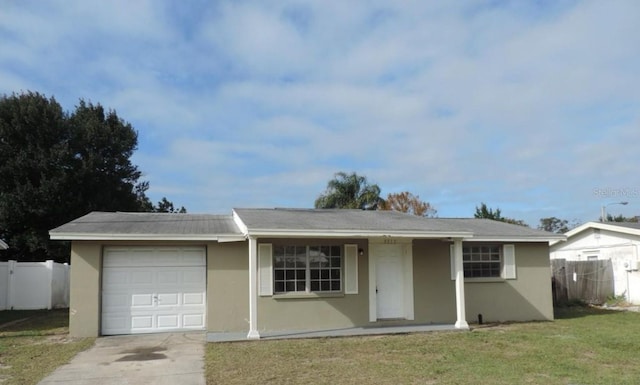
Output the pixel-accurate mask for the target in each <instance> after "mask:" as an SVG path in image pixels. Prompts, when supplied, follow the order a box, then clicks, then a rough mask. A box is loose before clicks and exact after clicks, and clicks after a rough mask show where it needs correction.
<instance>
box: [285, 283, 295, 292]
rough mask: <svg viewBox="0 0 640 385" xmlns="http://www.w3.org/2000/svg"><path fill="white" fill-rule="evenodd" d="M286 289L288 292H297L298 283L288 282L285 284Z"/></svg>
mask: <svg viewBox="0 0 640 385" xmlns="http://www.w3.org/2000/svg"><path fill="white" fill-rule="evenodd" d="M285 287H286V288H287V291H295V290H296V283H295V282H293V281H287V282H286V283H285Z"/></svg>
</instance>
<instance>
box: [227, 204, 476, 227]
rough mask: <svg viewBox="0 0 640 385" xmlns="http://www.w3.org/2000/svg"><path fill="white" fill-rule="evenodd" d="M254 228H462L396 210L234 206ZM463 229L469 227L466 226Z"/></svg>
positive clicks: (243, 220) (248, 224)
mask: <svg viewBox="0 0 640 385" xmlns="http://www.w3.org/2000/svg"><path fill="white" fill-rule="evenodd" d="M234 211H235V212H236V213H237V214H238V216H239V217H240V218H241V219H242V222H243V223H244V224H245V225H246V226H247V228H248V229H249V230H250V231H251V230H320V231H322V230H363V231H429V232H439V231H442V232H452V231H460V230H461V229H460V228H459V227H456V226H455V225H453V224H450V223H447V222H445V221H431V220H427V219H425V218H420V217H416V216H414V215H408V214H403V213H399V212H396V211H372V210H343V209H321V210H316V209H234ZM462 231H465V230H464V229H462Z"/></svg>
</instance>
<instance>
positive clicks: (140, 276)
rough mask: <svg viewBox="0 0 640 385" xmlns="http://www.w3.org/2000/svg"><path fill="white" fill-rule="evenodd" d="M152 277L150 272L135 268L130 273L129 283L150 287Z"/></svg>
mask: <svg viewBox="0 0 640 385" xmlns="http://www.w3.org/2000/svg"><path fill="white" fill-rule="evenodd" d="M153 275H154V274H153V272H152V271H148V270H142V268H136V269H135V270H133V271H131V273H130V276H129V277H130V278H129V282H131V284H132V285H152V284H154V281H153V278H154V277H153Z"/></svg>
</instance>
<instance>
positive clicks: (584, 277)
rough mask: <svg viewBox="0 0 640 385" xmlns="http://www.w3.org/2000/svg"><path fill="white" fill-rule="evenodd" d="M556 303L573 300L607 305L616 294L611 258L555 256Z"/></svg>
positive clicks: (554, 294) (553, 288)
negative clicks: (589, 259) (591, 259)
mask: <svg viewBox="0 0 640 385" xmlns="http://www.w3.org/2000/svg"><path fill="white" fill-rule="evenodd" d="M551 269H552V273H553V277H552V280H551V285H552V290H553V304H554V306H557V305H564V304H567V303H569V302H572V301H576V300H577V301H583V302H586V303H591V304H603V303H605V302H606V301H607V299H608V298H609V297H612V296H613V293H614V291H613V264H612V263H611V260H610V259H606V260H604V259H603V260H597V261H567V260H566V259H552V260H551Z"/></svg>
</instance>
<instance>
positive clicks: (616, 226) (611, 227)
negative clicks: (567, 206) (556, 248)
mask: <svg viewBox="0 0 640 385" xmlns="http://www.w3.org/2000/svg"><path fill="white" fill-rule="evenodd" d="M588 229H599V230H606V231H612V232H615V233H621V234H629V235H637V236H640V223H637V222H587V223H585V224H583V225H580V226H578V227H576V228H575V229H572V230H569V231H567V232H566V233H565V235H566V236H567V238H571V237H573V236H575V235H576V234H579V233H581V232H583V231H585V230H588ZM556 243H558V242H552V243H551V245H555V244H556Z"/></svg>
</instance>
